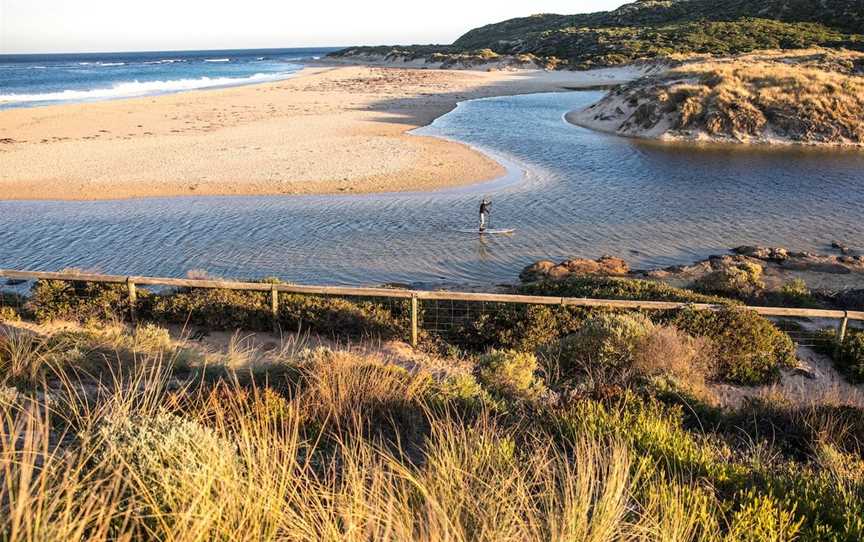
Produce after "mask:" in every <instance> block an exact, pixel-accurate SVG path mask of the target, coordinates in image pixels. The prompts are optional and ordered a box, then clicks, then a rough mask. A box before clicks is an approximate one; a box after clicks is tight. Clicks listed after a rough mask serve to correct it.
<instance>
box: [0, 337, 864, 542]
mask: <svg viewBox="0 0 864 542" xmlns="http://www.w3.org/2000/svg"><path fill="white" fill-rule="evenodd" d="M636 324H639V326H641V327H640V329H641V328H642V327H644V328H645V329H646V330H648V334H647V335H645V334H641V333H639V334H636V335H633V337H632V340H630V339H629V338H628V337H630V335H626V337H625V335H621V337H620V340H619V338H618V335H614V338H615V340H611V339H609V340H605V339H604V340H605V342H603V341H601V342H597V341H596V340H595V341H594V342H591V344H594V343H597V344H598V345H599V346H597V348H598V349H600V350H602V351H603V356H605V357H604V358H603V359H607V358H608V359H610V360H614V361H615V363H614V364H613V363H611V362H609V365H610V367H612V368H613V369H614V371H613V372H612V373H610V375H615V380H612V377H611V376H609V375H607V377H606V378H605V379H602V382H603V385H602V386H600V387H597V386H595V387H593V388H591V387H587V388H586V387H585V385H584V382H585V381H583V379H582V376H580V375H582V373H581V372H580V371H571V372H567V371H562V372H559V374H557V375H555V376H554V377H553V376H552V375H551V374H550V373H551V371H549V369H548V368H549V360H548V359H546V358H545V357H544V356H543V355H541V356H540V358H539V359H538V358H537V357H535V356H533V355H529V354H524V353H520V352H511V351H500V352H495V353H492V354H490V355H488V356H485V357H480V358H477V359H476V366H475V368H474V369H473V370H471V369H470V368H469V370H468V372H462V373H460V372H457V373H452V374H449V375H433V374H431V373H429V372H427V371H425V370H423V369H416V368H415V369H412V370H410V371H409V370H406V369H404V368H401V367H398V366H394V365H392V364H388V363H387V362H386V361H384V360H382V359H380V358H376V357H370V356H368V355H364V354H360V353H357V352H352V351H350V350H347V351H334V350H329V349H321V348H319V349H313V350H310V349H306V348H302V346H301V345H298V344H297V343H295V342H293V341H291V340H289V341H286V342H285V344H284V345H283V347H282V348H277V349H276V350H273V351H270V352H267V353H264V352H257V351H255V350H254V349H253V348H252V347H251V346H249V345H250V344H251V343H248V342H246V341H244V340H243V337H242V336H240V335H238V336H236V337H235V339H234V340H232V341H231V344H229V345H228V346H227V347H226V352H225V353H224V356H225V362H224V363H221V362H220V367H219V371H217V372H208V370H207V366H206V365H207V363H208V361H207V359H206V358H204V357H201V358H197V359H196V361H195V362H194V363H193V364H192V366H190V365H189V360H188V356H186V355H185V354H182V352H183V350H182V349H181V348H180V346H183V345H182V344H179V345H178V344H176V341H171V342H166V341H163V340H162V337H163V334H162V333H161V332H159V331H158V330H157V329H151V330H149V331H148V332H147V333H146V334H145V338H147V340H146V341H145V342H146V343H147V347H146V348H145V347H144V346H143V345H142V343H141V342H140V339H139V340H138V341H136V340H135V339H133V338H131V337H128V336H127V337H125V338H124V337H123V336H122V335H121V334H119V333H116V332H110V333H109V332H106V335H105V336H102V335H99V334H95V333H94V334H91V335H89V336H85V335H83V334H79V335H73V334H71V333H70V332H63V333H58V334H57V335H54V336H47V337H40V336H38V335H35V334H33V335H32V336H31V337H30V339H31V341H32V340H33V339H36V340H37V343H36V344H40V343H39V342H38V341H44V342H45V344H50V345H52V346H51V348H52V350H51V358H52V359H54V360H62V359H66V362H65V363H60V362H59V361H55V362H53V363H51V364H49V365H48V366H47V367H44V368H43V369H41V372H38V373H28V372H27V371H25V374H28V375H31V376H32V375H38V376H36V377H35V378H36V379H35V380H34V381H31V380H28V381H27V385H23V384H22V383H21V381H12V380H8V381H7V384H6V386H7V387H6V388H4V390H5V391H4V392H3V393H2V394H0V539H3V540H9V541H35V540H84V539H87V540H172V541H187V540H188V541H191V540H291V541H293V540H297V541H299V540H328V541H329V540H334V541H335V540H349V541H352V540H357V541H361V540H362V541H373V540H375V541H377V540H387V541H403V540H404V541H408V540H421V541H424V540H425V541H433V540H434V541H438V540H452V541H493V540H494V541H501V540H505V541H507V540H512V541H533V540H537V541H541V540H544V541H545V540H552V541H562V542H563V541H572V540H579V541H582V540H585V541H618V540H634V541H657V542H659V541H667V540H680V541H691V540H692V541H697V540H698V541H702V540H705V541H724V542H726V541H730V542H731V541H739V540H741V541H743V540H748V541H749V540H759V541H762V540H765V541H768V540H795V539H800V540H811V539H812V540H817V539H818V540H823V539H831V540H858V539H860V537H861V536H862V534H864V525H862V521H861V517H862V512H864V504H862V497H864V461H862V457H864V456H862V451H861V448H860V447H859V446H858V439H859V438H860V437H861V436H862V435H864V432H862V428H861V427H860V423H857V421H856V420H858V419H860V414H861V410H860V405H857V406H856V405H845V406H843V407H842V408H841V407H840V406H837V407H830V408H829V407H828V406H826V405H821V406H818V408H817V406H815V405H814V406H813V407H807V408H803V409H802V408H801V407H791V406H787V405H784V404H782V403H776V402H775V403H772V404H770V405H768V404H762V405H756V404H755V403H754V404H752V405H750V406H749V408H750V410H742V411H735V412H731V411H723V410H719V409H717V408H716V407H712V406H711V402H710V397H708V396H707V395H706V394H707V393H708V392H707V391H706V390H705V388H704V382H703V381H702V380H703V379H704V375H699V376H698V377H697V378H694V379H692V383H693V384H696V386H694V387H690V386H688V383H691V382H689V381H690V380H691V379H690V378H689V376H688V374H687V373H686V371H682V367H681V366H680V365H681V363H686V362H687V360H691V359H692V357H693V355H694V353H693V350H692V349H693V347H694V344H697V343H693V342H692V341H691V340H690V339H686V338H683V337H681V336H680V334H679V333H678V332H675V331H673V330H672V329H671V328H663V327H662V326H655V325H653V324H650V323H649V322H647V321H641V320H640V321H639V322H636V321H635V320H634V324H633V325H636ZM616 325H617V324H616ZM639 326H637V327H639ZM607 327H608V326H607ZM631 327H632V326H631ZM604 329H606V328H604ZM607 335H608V333H607ZM631 335H632V334H631ZM106 336H107V337H108V339H106ZM604 336H606V335H604ZM610 336H611V335H610ZM154 337H155V339H154ZM592 337H594V335H592ZM109 339H110V341H109ZM107 342H110V343H111V345H110V348H109V346H108V345H107ZM181 342H182V341H181ZM589 342H590V341H589ZM589 342H585V343H584V344H582V343H580V345H581V346H580V348H581V349H582V350H578V349H575V350H572V352H571V353H568V354H567V355H568V356H570V357H573V356H577V357H578V353H579V352H581V351H583V350H585V349H589V347H588V343H589ZM601 343H602V344H601ZM30 344H33V343H32V342H31V343H30ZM619 347H620V348H619ZM28 348H30V349H29V350H28V349H27V348H25V349H24V351H25V352H28V353H32V352H33V351H34V350H33V348H32V347H28ZM616 348H617V349H618V350H617V354H616V352H615V350H616ZM663 349H666V350H669V352H670V355H674V356H675V357H677V358H678V360H677V361H676V360H667V359H665V358H666V357H668V356H663V355H662V354H661V353H658V350H663ZM75 351H83V352H85V354H84V355H83V356H82V355H79V354H74V352H75ZM16 352H17V350H16ZM68 352H73V353H72V354H69V357H68V358H64V355H66V353H68ZM112 352H113V354H112ZM676 352H677V353H676ZM7 355H8V353H0V358H2V359H6V357H4V356H7ZM94 356H96V357H99V359H100V360H101V363H100V364H94V363H93V361H92V358H93V357H94ZM568 359H569V358H568ZM573 359H576V358H573ZM264 360H266V362H265V361H264ZM627 360H631V361H627ZM604 363H605V362H604ZM622 363H632V368H631V369H630V370H629V371H627V375H628V376H627V378H622V377H621V375H620V373H619V371H618V369H619V368H620V366H621V364H622ZM601 365H602V364H601ZM574 367H578V365H576V366H574ZM6 370H8V369H4V371H6ZM602 370H603V369H602V367H599V368H595V371H602ZM592 376H594V375H592ZM28 378H29V377H28ZM10 383H12V384H13V385H12V386H10V385H9V384H10ZM697 412H700V413H701V414H699V415H697V414H696V413H697ZM856 413H857V414H856ZM763 417H764V420H765V422H764V423H763V424H748V423H745V422H746V420H750V419H762V418H763ZM772 421H773V422H776V423H777V425H778V427H779V426H781V425H782V426H784V427H792V428H800V430H799V431H797V432H792V431H790V432H788V433H787V434H781V433H776V432H775V434H774V435H773V436H772V435H770V433H771V432H770V431H769V430H767V429H766V427H770V422H772ZM765 424H769V425H767V426H766V425H765ZM805 428H806V430H805ZM777 435H779V436H777ZM775 438H776V439H780V440H779V441H778V440H772V439H775ZM793 444H794V446H793ZM826 537H827V538H826Z"/></svg>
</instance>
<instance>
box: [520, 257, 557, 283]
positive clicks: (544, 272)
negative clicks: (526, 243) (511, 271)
mask: <svg viewBox="0 0 864 542" xmlns="http://www.w3.org/2000/svg"><path fill="white" fill-rule="evenodd" d="M553 267H555V262H553V261H550V260H540V261H539V262H537V263H534V264H531V265H529V266H528V267H526V268H525V269H523V270H522V272H521V273H519V278H520V279H521V280H522V282H534V281H537V280H542V279H544V278H546V277H547V276H548V275H549V271H550V270H551V269H552V268H553Z"/></svg>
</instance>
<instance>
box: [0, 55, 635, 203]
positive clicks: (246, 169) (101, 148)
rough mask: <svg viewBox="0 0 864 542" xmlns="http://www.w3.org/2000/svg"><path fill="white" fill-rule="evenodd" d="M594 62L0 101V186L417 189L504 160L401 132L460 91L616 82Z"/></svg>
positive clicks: (397, 71)
mask: <svg viewBox="0 0 864 542" xmlns="http://www.w3.org/2000/svg"><path fill="white" fill-rule="evenodd" d="M634 76H635V73H634V72H633V70H628V69H627V68H620V69H610V70H601V71H596V72H553V73H547V72H542V71H517V72H506V71H446V70H426V69H405V68H391V67H367V66H338V67H326V66H325V67H313V68H307V69H305V70H303V71H302V72H300V74H299V75H297V76H296V77H294V78H292V79H288V80H285V81H280V82H277V83H267V84H261V85H253V86H244V87H235V88H227V89H218V90H206V91H195V92H187V93H181V94H172V95H164V96H155V97H144V98H135V99H125V100H116V101H106V102H98V103H83V104H65V105H57V106H48V107H39V108H28V109H11V110H4V111H0V199H6V200H21V199H58V200H95V199H120V198H137V197H162V196H192V195H196V196H201V195H276V194H328V193H370V192H398V191H425V190H434V189H440V188H445V187H452V186H459V185H466V184H471V183H476V182H481V181H486V180H490V179H493V178H496V177H498V176H500V175H502V174H503V172H504V170H503V168H502V167H501V166H500V165H499V164H497V163H496V162H494V161H493V160H491V159H489V158H487V157H486V156H484V155H482V154H480V153H478V152H476V151H474V150H472V149H469V148H468V147H466V146H464V145H461V144H458V143H454V142H449V141H443V140H439V139H435V138H430V137H420V136H415V135H410V134H408V132H409V131H410V130H412V129H414V128H417V127H420V126H425V125H427V124H429V123H430V122H432V121H433V120H434V119H435V118H437V117H438V116H440V115H443V114H445V113H447V112H449V111H450V110H452V109H453V108H454V107H455V106H456V104H457V103H458V102H459V101H462V100H467V99H473V98H480V97H487V96H498V95H511V94H524V93H532V92H549V91H558V90H565V89H572V88H578V87H592V86H597V85H600V84H610V83H616V82H622V81H624V80H627V79H630V78H632V77H634Z"/></svg>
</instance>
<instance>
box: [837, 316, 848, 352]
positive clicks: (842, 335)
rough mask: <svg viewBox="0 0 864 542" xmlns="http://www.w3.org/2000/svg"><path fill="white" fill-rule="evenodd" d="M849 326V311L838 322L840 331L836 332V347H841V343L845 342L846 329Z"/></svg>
mask: <svg viewBox="0 0 864 542" xmlns="http://www.w3.org/2000/svg"><path fill="white" fill-rule="evenodd" d="M848 326H849V311H846V315H845V316H843V319H842V320H840V329H839V330H838V331H837V346H843V342H844V341H845V340H846V328H847V327H848Z"/></svg>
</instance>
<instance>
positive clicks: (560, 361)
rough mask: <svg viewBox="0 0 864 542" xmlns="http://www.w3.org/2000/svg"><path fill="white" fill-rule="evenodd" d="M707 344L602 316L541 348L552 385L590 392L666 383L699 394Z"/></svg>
mask: <svg viewBox="0 0 864 542" xmlns="http://www.w3.org/2000/svg"><path fill="white" fill-rule="evenodd" d="M711 352H713V345H712V344H711V341H710V340H709V339H705V338H693V337H690V336H688V335H687V334H685V333H683V332H682V331H680V330H678V329H677V328H674V327H671V326H662V325H657V324H654V323H652V322H651V320H649V319H648V318H647V317H645V316H644V315H642V314H639V313H618V314H615V313H607V314H601V315H597V316H594V317H591V318H589V319H588V320H586V322H585V324H584V325H583V326H582V328H580V329H579V331H577V332H576V333H573V334H571V335H569V336H567V337H565V338H563V339H561V340H560V341H559V342H558V343H556V344H553V345H549V346H547V347H545V348H543V349H541V351H540V353H541V356H540V357H541V360H542V361H543V365H544V368H545V372H546V374H547V378H548V379H549V380H550V381H552V382H556V383H557V382H567V381H570V380H573V379H574V378H575V379H576V380H579V381H580V387H583V388H584V385H585V384H588V385H589V387H590V388H591V389H593V390H594V391H600V390H602V389H603V388H608V387H610V386H626V385H628V384H630V383H632V382H633V381H634V380H636V379H638V380H641V381H646V380H651V379H654V378H667V379H672V380H674V381H675V382H676V383H677V384H683V385H685V387H687V388H689V389H690V390H691V391H700V392H701V391H702V390H703V389H704V384H705V380H706V377H707V375H708V372H709V362H710V359H711V357H710V356H711Z"/></svg>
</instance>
